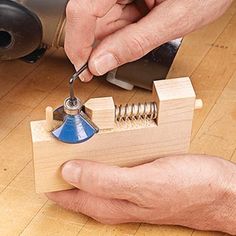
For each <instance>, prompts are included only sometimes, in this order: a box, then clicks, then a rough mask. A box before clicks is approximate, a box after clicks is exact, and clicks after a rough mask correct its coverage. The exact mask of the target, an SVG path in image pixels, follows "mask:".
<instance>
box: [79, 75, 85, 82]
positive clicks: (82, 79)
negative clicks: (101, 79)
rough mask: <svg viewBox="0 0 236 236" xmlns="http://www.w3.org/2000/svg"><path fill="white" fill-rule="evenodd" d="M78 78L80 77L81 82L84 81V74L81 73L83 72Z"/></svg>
mask: <svg viewBox="0 0 236 236" xmlns="http://www.w3.org/2000/svg"><path fill="white" fill-rule="evenodd" d="M79 78H80V80H81V81H82V82H84V81H85V78H84V75H83V73H82V74H81V75H80V76H79Z"/></svg>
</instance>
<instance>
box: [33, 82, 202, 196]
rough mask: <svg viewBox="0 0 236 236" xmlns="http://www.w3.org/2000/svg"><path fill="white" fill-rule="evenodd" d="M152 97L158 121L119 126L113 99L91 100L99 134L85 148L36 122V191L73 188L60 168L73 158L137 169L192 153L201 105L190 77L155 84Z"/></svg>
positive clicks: (89, 105)
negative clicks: (194, 125)
mask: <svg viewBox="0 0 236 236" xmlns="http://www.w3.org/2000/svg"><path fill="white" fill-rule="evenodd" d="M153 99H154V101H155V102H156V103H157V107H158V117H157V120H156V121H154V120H142V119H141V120H127V121H120V122H116V121H115V106H114V102H113V99H112V98H95V99H91V100H89V101H88V102H87V103H86V104H85V106H86V113H87V115H88V116H90V118H91V119H92V121H93V122H94V123H95V124H97V125H98V126H99V128H100V131H99V133H98V134H95V135H94V136H93V137H92V138H91V139H90V140H88V141H86V142H84V143H80V144H66V143H62V142H60V141H58V140H57V139H55V138H54V137H53V136H52V134H51V132H49V131H47V129H45V127H48V126H50V125H48V124H47V122H46V121H44V120H42V121H32V122H31V132H32V141H33V157H34V169H35V187H36V191H37V192H38V193H40V192H51V191H59V190H65V189H71V188H72V186H70V185H69V184H68V183H66V182H65V181H64V180H63V179H62V177H61V166H62V165H63V163H65V162H66V161H68V160H73V159H85V160H92V161H98V162H103V163H106V164H110V165H118V166H134V165H138V164H142V163H146V162H149V161H153V160H155V159H156V158H158V157H163V156H166V155H172V154H182V153H186V152H188V149H189V144H190V137H191V128H192V119H193V112H194V109H195V103H196V96H195V92H194V90H193V87H192V85H191V81H190V79H189V78H178V79H172V80H162V81H156V82H154V89H153ZM197 103H199V101H198V102H197ZM200 105H201V104H198V106H200ZM48 117H50V115H48Z"/></svg>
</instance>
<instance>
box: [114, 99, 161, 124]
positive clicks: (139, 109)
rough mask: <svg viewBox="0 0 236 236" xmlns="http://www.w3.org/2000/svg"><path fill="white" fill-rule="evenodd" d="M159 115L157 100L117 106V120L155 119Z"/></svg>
mask: <svg viewBox="0 0 236 236" xmlns="http://www.w3.org/2000/svg"><path fill="white" fill-rule="evenodd" d="M157 115H158V110H157V104H156V103H155V102H149V103H147V102H146V103H138V104H131V105H129V104H126V105H120V106H115V118H116V121H122V120H124V121H127V120H140V119H145V120H154V119H156V118H157Z"/></svg>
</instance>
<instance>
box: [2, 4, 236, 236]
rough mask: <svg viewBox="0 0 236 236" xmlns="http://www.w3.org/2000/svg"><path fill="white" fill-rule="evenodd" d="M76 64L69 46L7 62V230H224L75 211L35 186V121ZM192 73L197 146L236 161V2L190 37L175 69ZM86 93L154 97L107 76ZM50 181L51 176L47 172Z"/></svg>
mask: <svg viewBox="0 0 236 236" xmlns="http://www.w3.org/2000/svg"><path fill="white" fill-rule="evenodd" d="M72 72H73V68H72V66H71V65H70V64H69V62H68V60H67V59H66V58H65V56H64V54H63V51H62V50H50V51H48V52H47V55H46V56H45V57H44V58H43V59H42V60H40V61H39V62H38V63H36V64H34V65H29V64H25V63H24V62H21V61H14V62H0V235H1V236H7V235H9V236H15V235H24V236H25V235H29V236H32V235H33V236H34V235H39V236H42V235H50V236H53V235H60V236H61V235H78V236H99V235H101V236H108V235H109V236H115V235H116V236H121V235H126V236H131V235H132V236H133V235H135V236H144V235H148V236H158V235H164V236H165V235H168V236H169V235H170V236H171V235H184V236H190V235H194V236H197V235H224V234H222V233H215V232H213V233H206V232H198V231H195V230H192V229H187V228H182V227H167V226H153V225H148V224H125V225H117V226H108V225H102V224H99V223H97V222H95V221H94V220H92V219H90V218H88V217H86V216H84V215H78V214H74V213H72V212H68V211H66V210H63V209H61V208H60V207H58V206H56V205H55V204H54V203H52V202H50V201H48V200H47V199H46V197H45V196H43V195H38V194H36V193H35V191H34V179H33V164H32V146H31V137H30V128H29V121H31V120H36V119H42V118H44V109H45V107H46V106H47V105H52V106H57V105H59V104H60V103H61V102H62V101H63V99H64V98H65V96H67V93H68V88H67V81H68V80H67V79H68V77H69V76H70V75H71V73H72ZM180 76H190V77H191V78H192V82H193V85H194V87H195V89H196V92H197V95H198V97H200V98H202V99H203V101H204V108H203V109H202V110H200V111H196V113H195V117H194V125H193V134H192V144H191V150H190V151H191V152H192V153H204V154H210V155H217V156H222V157H223V158H225V159H228V160H232V161H235V162H236V2H234V3H233V6H232V7H231V8H230V9H229V10H228V12H227V13H226V14H225V15H224V16H223V17H222V18H221V19H219V20H218V21H217V22H215V23H213V24H211V25H209V26H208V27H205V28H204V29H201V30H199V31H198V32H195V33H193V34H191V35H189V36H188V37H186V38H185V40H184V43H183V46H182V48H181V50H180V52H179V54H178V57H177V59H176V60H175V63H174V65H173V67H172V69H171V72H170V74H169V77H180ZM79 91H80V98H82V100H83V101H84V100H86V99H88V98H89V97H97V96H111V95H112V96H113V97H114V99H115V101H116V103H127V102H137V101H149V100H150V99H151V96H150V93H149V92H147V91H144V90H141V89H135V90H133V91H131V92H129V91H124V90H121V89H119V88H117V87H114V86H112V85H110V84H108V83H106V82H105V81H103V80H99V79H96V80H93V81H92V82H91V83H89V84H82V83H81V84H80V90H79ZM45 181H47V180H46V179H45Z"/></svg>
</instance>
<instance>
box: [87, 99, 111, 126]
mask: <svg viewBox="0 0 236 236" xmlns="http://www.w3.org/2000/svg"><path fill="white" fill-rule="evenodd" d="M84 106H85V113H86V114H87V115H88V117H89V118H90V119H91V120H92V121H93V122H94V123H95V124H96V125H97V126H98V128H99V129H113V128H114V121H115V104H114V101H113V98H112V97H102V98H91V99H89V100H88V101H87V102H86V103H85V104H84Z"/></svg>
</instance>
